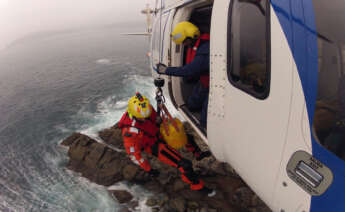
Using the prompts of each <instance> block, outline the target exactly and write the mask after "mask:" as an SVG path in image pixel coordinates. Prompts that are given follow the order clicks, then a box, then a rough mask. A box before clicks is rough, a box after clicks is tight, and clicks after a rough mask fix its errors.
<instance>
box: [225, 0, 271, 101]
mask: <svg viewBox="0 0 345 212" xmlns="http://www.w3.org/2000/svg"><path fill="white" fill-rule="evenodd" d="M230 4H231V5H230V10H229V26H228V78H229V80H230V82H231V83H232V84H233V85H234V86H235V87H237V88H239V89H241V90H243V91H245V92H247V93H249V94H250V95H252V96H254V97H256V98H259V99H265V98H266V97H267V96H268V94H269V83H270V79H269V78H270V65H269V59H270V58H269V57H270V42H269V36H270V31H269V30H270V27H269V23H270V20H269V18H270V15H269V11H270V10H269V3H268V2H267V0H259V1H258V0H235V1H231V3H230Z"/></svg>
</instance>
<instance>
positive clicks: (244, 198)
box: [232, 187, 255, 208]
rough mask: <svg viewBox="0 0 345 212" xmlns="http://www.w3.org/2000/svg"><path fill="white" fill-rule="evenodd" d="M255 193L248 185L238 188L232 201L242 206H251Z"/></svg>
mask: <svg viewBox="0 0 345 212" xmlns="http://www.w3.org/2000/svg"><path fill="white" fill-rule="evenodd" d="M254 195H255V194H254V192H253V191H252V190H251V189H250V188H248V187H241V188H238V189H237V190H236V191H235V193H234V195H233V196H232V203H234V204H236V205H239V206H240V207H242V208H246V207H251V206H252V197H253V196H254Z"/></svg>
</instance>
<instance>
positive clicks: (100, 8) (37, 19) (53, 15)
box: [0, 0, 154, 49]
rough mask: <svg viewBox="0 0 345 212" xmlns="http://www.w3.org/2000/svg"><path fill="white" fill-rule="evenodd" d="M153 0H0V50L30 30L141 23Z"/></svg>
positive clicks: (30, 31) (31, 31)
mask: <svg viewBox="0 0 345 212" xmlns="http://www.w3.org/2000/svg"><path fill="white" fill-rule="evenodd" d="M153 2H154V0H0V49H2V48H3V47H4V46H6V45H8V44H9V43H11V42H12V41H14V40H16V39H18V38H21V37H23V36H25V35H28V34H30V33H34V32H38V31H45V30H61V29H68V28H73V27H83V26H90V25H100V24H102V25H103V24H112V23H118V22H121V23H122V22H144V20H145V16H144V15H143V14H141V13H140V11H141V9H144V8H145V7H146V4H147V3H151V5H152V6H153Z"/></svg>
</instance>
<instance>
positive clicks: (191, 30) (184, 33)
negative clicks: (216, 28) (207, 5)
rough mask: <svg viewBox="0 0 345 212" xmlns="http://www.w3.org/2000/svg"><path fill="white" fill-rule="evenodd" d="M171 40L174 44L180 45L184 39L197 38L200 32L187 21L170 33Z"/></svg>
mask: <svg viewBox="0 0 345 212" xmlns="http://www.w3.org/2000/svg"><path fill="white" fill-rule="evenodd" d="M171 36H172V39H173V41H174V42H175V43H176V44H181V43H182V42H183V41H184V40H185V39H186V38H192V39H194V38H197V37H199V36H200V31H199V28H198V27H197V26H195V25H194V24H192V23H191V22H188V21H183V22H180V23H178V24H177V25H176V26H175V28H174V31H173V32H172V33H171Z"/></svg>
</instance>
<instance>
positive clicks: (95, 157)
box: [85, 143, 107, 168]
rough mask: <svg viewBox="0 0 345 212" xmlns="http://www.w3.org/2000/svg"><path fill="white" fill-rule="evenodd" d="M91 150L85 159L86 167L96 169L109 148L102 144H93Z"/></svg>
mask: <svg viewBox="0 0 345 212" xmlns="http://www.w3.org/2000/svg"><path fill="white" fill-rule="evenodd" d="M89 149H90V151H89V154H88V156H87V157H86V158H85V165H86V166H87V167H90V168H95V167H96V165H97V163H98V161H99V160H100V159H101V158H102V156H103V154H104V152H105V150H106V149H107V147H106V146H104V145H102V144H100V143H92V144H91V145H90V148H89Z"/></svg>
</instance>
